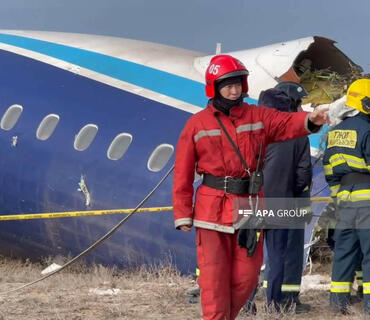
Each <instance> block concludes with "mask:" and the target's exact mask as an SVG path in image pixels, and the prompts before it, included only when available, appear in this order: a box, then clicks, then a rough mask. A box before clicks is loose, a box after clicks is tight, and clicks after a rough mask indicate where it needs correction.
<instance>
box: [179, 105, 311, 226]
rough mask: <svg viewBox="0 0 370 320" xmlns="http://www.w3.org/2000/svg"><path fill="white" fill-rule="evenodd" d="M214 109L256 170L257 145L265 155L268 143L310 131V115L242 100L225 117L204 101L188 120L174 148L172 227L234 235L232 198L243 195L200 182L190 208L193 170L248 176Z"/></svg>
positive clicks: (201, 172)
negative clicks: (211, 230)
mask: <svg viewBox="0 0 370 320" xmlns="http://www.w3.org/2000/svg"><path fill="white" fill-rule="evenodd" d="M215 113H218V114H219V117H220V119H221V121H222V122H223V124H224V126H225V127H226V129H227V131H228V132H229V134H230V136H231V137H232V139H233V141H234V142H235V144H236V145H237V146H238V148H239V150H240V152H241V154H242V155H243V157H244V158H245V160H246V162H247V164H248V166H249V168H250V171H251V172H252V171H255V170H256V166H257V158H258V154H259V150H260V145H261V143H262V159H263V157H264V155H265V148H266V146H267V145H268V144H269V143H272V142H278V141H283V140H286V139H291V138H298V137H301V136H304V135H307V134H309V130H308V128H307V121H308V114H307V113H306V112H298V113H288V112H279V111H276V110H274V109H270V108H265V107H262V106H258V107H257V106H255V105H248V104H247V103H243V104H242V105H241V106H237V107H233V108H232V109H231V111H230V115H229V116H226V115H225V114H223V113H221V112H219V111H218V110H217V109H216V108H214V107H213V106H212V105H208V106H207V108H206V109H204V110H202V111H200V112H199V113H197V114H194V115H193V116H192V117H191V118H190V119H189V120H188V122H187V123H186V125H185V128H184V129H183V131H182V132H181V135H180V138H179V141H178V144H177V149H176V160H175V174H174V187H173V206H174V216H175V226H176V227H177V228H178V227H179V226H182V225H187V224H189V225H194V226H196V227H201V228H206V229H213V230H217V231H222V232H228V233H234V231H235V228H234V227H233V221H235V220H233V216H232V209H233V200H235V198H239V197H241V196H237V195H233V194H226V193H225V192H224V191H223V190H216V189H213V188H210V187H207V186H204V185H201V186H200V187H199V188H198V190H197V193H196V199H195V207H194V210H193V191H194V190H193V182H194V174H195V170H196V172H197V173H198V174H199V175H201V174H203V173H207V174H211V175H214V176H217V177H225V176H231V177H248V173H247V172H246V171H245V170H244V168H243V165H242V163H241V161H240V159H239V157H238V156H237V154H236V152H235V150H234V149H233V147H232V145H231V144H230V141H229V140H228V139H227V137H226V135H225V133H224V132H223V131H222V129H221V128H220V125H219V123H218V122H217V119H216V117H215ZM245 196H248V195H245ZM261 196H262V193H261Z"/></svg>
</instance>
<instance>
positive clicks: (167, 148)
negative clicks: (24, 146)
mask: <svg viewBox="0 0 370 320" xmlns="http://www.w3.org/2000/svg"><path fill="white" fill-rule="evenodd" d="M22 111H23V107H22V106H21V105H19V104H13V105H12V106H10V107H9V108H8V109H7V110H6V111H5V113H4V115H3V117H2V118H1V122H0V127H1V129H3V130H6V131H9V130H11V129H12V128H13V127H14V126H15V125H16V123H17V121H18V119H19V117H20V116H21V114H22ZM58 122H59V116H58V115H57V114H49V115H47V116H46V117H44V119H42V120H41V122H40V124H39V126H38V128H37V130H36V138H37V139H39V140H47V139H49V138H50V137H51V135H52V134H53V132H54V130H55V128H56V127H57V125H58ZM97 132H98V126H97V125H96V124H91V123H90V124H87V125H85V126H84V127H83V128H81V130H80V131H79V132H78V134H77V135H76V137H75V140H74V143H73V147H74V148H75V150H77V151H84V150H86V149H87V148H88V147H89V146H90V145H91V143H92V142H93V140H94V138H95V136H96V134H97ZM131 142H132V135H131V134H129V133H120V134H118V135H117V136H116V137H115V138H114V139H113V141H112V142H111V144H110V145H109V147H108V150H107V157H108V159H110V160H119V159H120V158H122V156H123V155H124V154H125V153H126V151H127V149H128V147H129V146H130V144H131ZM173 151H174V147H173V146H172V145H171V144H167V143H163V144H160V145H159V146H157V147H156V148H155V149H154V150H153V152H152V153H151V155H150V156H149V159H148V162H147V168H148V170H150V171H153V172H158V171H161V170H162V169H163V168H164V167H165V165H166V164H167V162H168V161H169V160H170V158H171V156H172V154H173Z"/></svg>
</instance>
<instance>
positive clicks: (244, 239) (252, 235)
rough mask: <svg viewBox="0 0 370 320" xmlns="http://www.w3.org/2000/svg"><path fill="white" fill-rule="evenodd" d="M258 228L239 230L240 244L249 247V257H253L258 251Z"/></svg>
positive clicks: (242, 246)
mask: <svg viewBox="0 0 370 320" xmlns="http://www.w3.org/2000/svg"><path fill="white" fill-rule="evenodd" d="M258 231H259V230H256V229H240V230H239V232H238V244H239V246H240V247H241V248H246V249H247V257H252V256H253V254H254V252H255V251H256V248H257V244H258V239H257V232H258Z"/></svg>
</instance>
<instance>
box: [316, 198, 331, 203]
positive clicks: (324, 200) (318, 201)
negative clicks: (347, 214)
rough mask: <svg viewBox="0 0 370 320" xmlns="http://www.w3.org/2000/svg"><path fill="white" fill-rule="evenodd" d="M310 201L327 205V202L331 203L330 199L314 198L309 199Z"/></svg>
mask: <svg viewBox="0 0 370 320" xmlns="http://www.w3.org/2000/svg"><path fill="white" fill-rule="evenodd" d="M311 201H312V202H315V203H329V202H333V198H332V197H314V198H311Z"/></svg>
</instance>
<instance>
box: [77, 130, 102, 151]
mask: <svg viewBox="0 0 370 320" xmlns="http://www.w3.org/2000/svg"><path fill="white" fill-rule="evenodd" d="M97 132H98V126H97V125H95V124H87V125H86V126H84V127H83V128H82V129H81V130H80V132H79V133H78V134H77V136H76V138H75V142H74V145H73V146H74V148H75V149H76V150H78V151H84V150H86V149H87V148H88V147H89V146H90V144H91V142H93V140H94V138H95V136H96V133H97Z"/></svg>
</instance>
